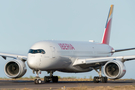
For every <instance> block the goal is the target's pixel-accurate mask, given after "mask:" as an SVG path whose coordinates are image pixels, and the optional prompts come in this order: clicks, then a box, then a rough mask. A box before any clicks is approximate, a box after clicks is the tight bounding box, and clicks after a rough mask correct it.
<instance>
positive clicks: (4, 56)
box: [0, 53, 27, 61]
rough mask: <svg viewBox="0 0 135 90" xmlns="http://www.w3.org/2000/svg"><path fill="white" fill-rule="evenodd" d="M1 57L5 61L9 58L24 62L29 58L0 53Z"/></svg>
mask: <svg viewBox="0 0 135 90" xmlns="http://www.w3.org/2000/svg"><path fill="white" fill-rule="evenodd" d="M0 56H2V57H3V58H4V59H5V60H6V58H7V57H9V58H14V59H20V60H23V61H26V60H27V56H24V55H17V54H8V53H0Z"/></svg>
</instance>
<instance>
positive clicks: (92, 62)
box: [73, 55, 135, 66]
mask: <svg viewBox="0 0 135 90" xmlns="http://www.w3.org/2000/svg"><path fill="white" fill-rule="evenodd" d="M134 59H135V55H132V56H118V57H99V58H84V59H79V58H78V59H76V60H75V62H74V63H73V66H78V65H79V66H80V65H83V66H84V65H86V66H96V65H103V64H105V63H106V62H108V61H111V60H120V61H122V62H125V61H129V60H134Z"/></svg>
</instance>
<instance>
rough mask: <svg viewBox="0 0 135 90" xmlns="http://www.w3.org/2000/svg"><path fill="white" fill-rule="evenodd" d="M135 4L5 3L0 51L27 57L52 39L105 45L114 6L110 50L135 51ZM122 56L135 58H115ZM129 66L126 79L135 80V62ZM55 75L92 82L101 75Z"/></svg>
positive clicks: (0, 11) (0, 10)
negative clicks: (90, 79) (107, 21)
mask: <svg viewBox="0 0 135 90" xmlns="http://www.w3.org/2000/svg"><path fill="white" fill-rule="evenodd" d="M134 3H135V1H134V0H122V1H121V0H1V1H0V51H1V52H9V53H17V54H24V55H27V52H28V50H29V48H30V47H31V46H32V45H33V44H34V43H36V42H37V41H41V40H51V39H54V40H72V41H88V40H95V41H96V42H101V40H102V35H103V32H104V27H105V23H106V19H107V16H108V11H109V8H110V5H111V4H114V12H113V20H112V31H111V41H110V46H112V47H113V48H114V49H122V48H130V47H135V40H134V39H135V17H134V16H135V11H134V9H135V5H134ZM122 55H135V51H126V52H121V53H116V54H114V56H122ZM0 60H1V62H0V71H1V75H0V77H6V75H5V74H4V65H5V63H6V62H7V61H5V60H4V59H2V58H0ZM9 60H10V59H9ZM125 65H126V69H127V72H126V74H125V76H124V77H123V78H133V79H135V77H134V75H135V72H134V71H133V69H134V68H135V67H134V65H135V61H129V62H126V63H125ZM27 68H28V67H27ZM30 75H32V76H35V74H32V71H31V70H30V69H28V71H27V73H26V74H25V76H30ZM45 75H47V74H46V72H42V74H41V75H40V76H41V77H43V76H45ZM54 75H58V76H61V77H65V76H68V77H69V76H76V77H85V76H86V77H87V78H89V76H93V77H94V76H97V75H98V74H97V73H96V72H95V71H92V72H88V73H82V74H67V73H59V72H56V73H54Z"/></svg>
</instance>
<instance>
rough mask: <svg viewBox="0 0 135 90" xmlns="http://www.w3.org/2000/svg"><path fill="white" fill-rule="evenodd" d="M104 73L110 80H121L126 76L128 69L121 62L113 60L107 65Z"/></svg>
mask: <svg viewBox="0 0 135 90" xmlns="http://www.w3.org/2000/svg"><path fill="white" fill-rule="evenodd" d="M103 72H104V74H105V76H107V77H108V78H109V79H119V78H121V77H123V76H124V75H125V73H126V68H125V65H124V64H123V63H122V62H121V61H119V60H112V61H109V62H107V63H106V64H105V66H104V68H103Z"/></svg>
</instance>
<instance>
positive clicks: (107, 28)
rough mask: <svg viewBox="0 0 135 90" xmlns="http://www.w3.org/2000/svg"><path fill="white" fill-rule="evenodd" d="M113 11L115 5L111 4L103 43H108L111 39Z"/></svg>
mask: <svg viewBox="0 0 135 90" xmlns="http://www.w3.org/2000/svg"><path fill="white" fill-rule="evenodd" d="M112 13H113V5H111V6H110V10H109V14H108V18H107V21H106V26H105V31H104V35H103V39H102V43H103V44H108V45H109V41H110V33H111V21H112Z"/></svg>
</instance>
